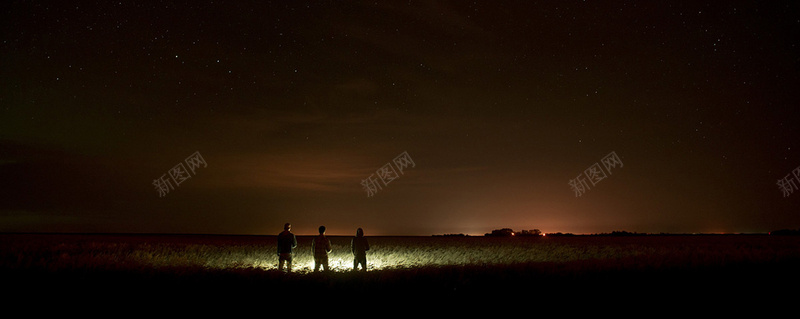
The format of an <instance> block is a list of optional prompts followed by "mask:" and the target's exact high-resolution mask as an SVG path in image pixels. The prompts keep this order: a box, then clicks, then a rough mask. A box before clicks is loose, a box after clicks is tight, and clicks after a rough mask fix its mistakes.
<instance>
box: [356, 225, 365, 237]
mask: <svg viewBox="0 0 800 319" xmlns="http://www.w3.org/2000/svg"><path fill="white" fill-rule="evenodd" d="M356 236H358V237H363V236H364V230H363V229H361V228H360V227H359V228H358V229H357V230H356Z"/></svg>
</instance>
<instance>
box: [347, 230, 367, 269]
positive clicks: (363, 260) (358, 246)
mask: <svg viewBox="0 0 800 319" xmlns="http://www.w3.org/2000/svg"><path fill="white" fill-rule="evenodd" d="M350 250H351V251H352V252H353V258H354V259H353V270H358V264H361V270H364V271H366V270H367V250H369V243H368V242H367V238H366V237H364V230H363V229H361V228H359V229H358V230H356V237H353V240H351V241H350Z"/></svg>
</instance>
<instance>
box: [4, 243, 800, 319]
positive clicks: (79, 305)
mask: <svg viewBox="0 0 800 319" xmlns="http://www.w3.org/2000/svg"><path fill="white" fill-rule="evenodd" d="M631 242H636V240H631ZM749 242H750V241H749V239H748V241H745V242H744V243H749ZM771 242H773V240H770V239H763V238H762V239H759V243H766V244H769V245H771V246H769V245H766V244H758V245H753V247H758V248H752V249H751V248H747V249H744V248H742V247H743V246H742V245H743V244H742V242H738V241H737V244H735V245H732V244H731V245H728V244H726V245H724V246H712V247H722V248H721V249H731V251H735V252H736V253H724V254H719V256H721V257H720V258H722V259H721V260H719V259H720V258H716V257H715V258H705V257H703V256H698V255H697V254H692V253H691V250H690V251H688V252H687V251H682V252H680V253H672V252H669V251H672V250H670V249H667V248H664V247H671V246H658V247H662V248H661V249H660V250H652V251H655V252H658V253H657V254H658V256H660V257H658V258H656V257H654V256H656V255H641V256H633V257H630V256H629V257H624V258H623V257H620V258H617V257H609V258H607V259H593V260H576V261H566V262H565V261H560V262H524V263H514V264H495V265H485V266H484V265H454V266H425V267H407V268H399V269H388V270H371V271H368V272H352V271H338V272H331V273H283V272H279V271H277V270H264V269H259V268H246V267H245V268H230V269H209V268H204V267H187V266H181V267H170V266H166V267H158V268H148V267H139V268H136V267H131V268H124V267H122V268H113V267H109V266H108V265H105V266H93V264H91V263H90V264H87V265H84V266H79V267H75V266H71V267H49V268H48V266H47V265H50V264H51V263H48V262H37V258H39V257H36V256H33V255H29V254H25V253H24V250H23V251H22V252H19V251H17V252H14V253H10V252H9V253H4V254H3V265H4V266H3V267H0V283H2V287H3V291H5V292H6V297H4V298H3V300H4V303H5V304H6V305H9V306H16V307H22V308H24V309H26V311H27V312H28V313H31V312H32V311H33V312H36V311H40V310H45V309H46V310H48V311H52V310H54V309H55V310H63V311H65V313H76V312H78V313H81V312H84V311H85V312H87V313H91V314H98V313H109V314H114V315H115V316H116V315H119V314H120V312H122V313H127V312H129V311H134V310H138V311H144V310H148V311H164V310H165V309H169V310H171V311H173V312H176V311H177V312H178V313H182V314H183V316H189V314H190V313H192V314H194V313H196V312H198V311H199V312H200V313H202V311H203V310H204V309H207V308H216V309H219V308H223V309H226V310H229V311H233V312H238V311H245V310H254V309H255V310H259V311H266V312H265V313H271V311H287V310H290V311H298V312H299V313H307V312H309V311H311V312H313V311H316V309H329V310H330V312H332V313H349V312H351V311H355V312H356V314H357V312H358V311H359V309H362V308H363V307H366V306H370V305H383V306H384V308H382V310H381V312H380V313H381V314H394V313H416V312H417V311H422V310H424V309H420V307H422V305H431V306H434V307H437V308H438V309H442V308H446V307H455V308H453V310H454V311H456V310H457V313H465V314H469V313H470V311H471V310H472V309H484V310H486V309H491V311H501V310H504V309H521V310H525V311H527V310H530V311H534V312H536V311H538V310H553V309H558V310H559V311H562V312H565V313H572V312H576V311H577V312H585V311H600V312H604V313H605V312H608V313H616V312H622V313H629V312H630V311H632V310H631V309H632V308H636V309H639V310H637V311H639V312H638V313H639V314H662V313H665V312H673V313H674V312H682V311H687V312H690V313H697V311H699V310H701V309H702V310H703V311H707V312H708V313H709V314H710V313H714V314H715V317H717V316H720V314H721V313H738V314H741V313H747V312H741V311H745V310H747V311H757V313H758V314H760V315H779V313H778V312H779V310H781V311H782V310H785V309H793V307H794V305H795V304H796V303H797V300H798V297H800V293H798V287H799V286H798V284H800V257H798V256H800V245H798V244H797V243H800V239H794V238H792V239H791V240H781V241H779V242H780V243H781V244H780V246H777V245H774V244H771ZM775 242H778V241H775ZM19 245H20V244H14V246H13V247H18V246H19ZM669 245H673V244H669ZM8 247H11V248H7V249H6V251H7V252H8V251H12V248H13V247H12V246H11V245H9V246H8ZM653 247H655V246H653ZM726 247H733V248H726ZM763 247H768V249H766V248H763ZM775 247H780V249H777V248H775ZM795 247H797V249H795ZM713 249H716V248H713ZM713 249H706V250H704V252H706V253H704V254H705V255H708V254H709V253H710V252H712V251H713ZM663 251H668V252H667V253H663ZM765 251H767V253H765ZM50 255H52V254H51V253H49V252H47V253H45V254H44V255H42V257H41V258H53V257H52V256H50ZM664 256H667V257H668V258H664ZM685 256H689V257H685ZM754 256H758V257H754ZM23 259H24V260H26V262H30V263H33V264H36V265H37V266H35V267H22V266H20V260H23ZM656 260H657V261H658V262H655V261H656ZM710 260H714V262H710ZM671 261H674V262H671ZM701 261H702V262H701ZM9 265H11V266H9ZM321 305H325V306H321ZM320 307H322V308H320ZM642 309H646V311H647V312H642V311H644V310H642ZM525 311H523V312H525ZM792 311H794V310H792ZM422 313H425V311H422ZM753 314H756V313H753ZM230 316H232V315H230V313H229V314H228V315H226V316H225V317H230ZM264 316H267V315H264ZM267 317H270V316H267Z"/></svg>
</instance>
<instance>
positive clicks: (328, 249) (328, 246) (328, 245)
mask: <svg viewBox="0 0 800 319" xmlns="http://www.w3.org/2000/svg"><path fill="white" fill-rule="evenodd" d="M325 239H326V240H327V241H328V243H327V247H325V248H326V249H327V251H328V252H331V250H333V248H331V240H330V239H327V238H325Z"/></svg>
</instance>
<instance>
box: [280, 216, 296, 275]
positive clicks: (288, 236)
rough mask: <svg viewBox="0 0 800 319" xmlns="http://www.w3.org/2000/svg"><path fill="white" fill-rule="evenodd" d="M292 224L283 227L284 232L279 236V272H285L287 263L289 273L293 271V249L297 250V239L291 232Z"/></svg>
mask: <svg viewBox="0 0 800 319" xmlns="http://www.w3.org/2000/svg"><path fill="white" fill-rule="evenodd" d="M291 229H292V224H289V223H286V224H284V225H283V232H281V233H280V234H278V270H279V271H283V264H284V263H286V269H287V271H289V272H291V271H292V249H295V248H297V237H295V236H294V234H292V232H291Z"/></svg>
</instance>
